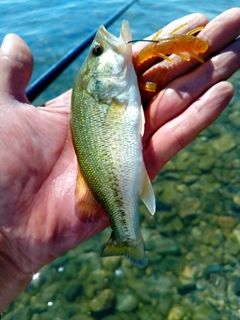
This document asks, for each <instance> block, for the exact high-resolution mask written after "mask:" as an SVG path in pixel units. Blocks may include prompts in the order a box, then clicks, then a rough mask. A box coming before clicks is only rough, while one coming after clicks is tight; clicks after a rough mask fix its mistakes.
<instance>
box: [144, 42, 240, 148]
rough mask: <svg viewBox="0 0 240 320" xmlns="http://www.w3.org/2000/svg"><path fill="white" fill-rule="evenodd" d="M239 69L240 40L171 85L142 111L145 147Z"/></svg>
mask: <svg viewBox="0 0 240 320" xmlns="http://www.w3.org/2000/svg"><path fill="white" fill-rule="evenodd" d="M239 68H240V39H237V40H235V41H234V42H233V43H232V44H231V45H229V46H228V47H226V48H225V49H224V50H223V51H222V52H220V53H219V54H218V55H217V56H215V57H213V58H212V59H211V60H208V61H207V62H205V63H204V64H203V65H201V66H200V67H199V68H197V69H195V70H194V71H192V72H190V73H188V74H186V75H184V76H182V77H179V78H177V79H175V80H174V81H172V82H171V83H170V84H169V85H168V86H167V87H166V88H165V89H164V90H162V91H161V92H160V93H159V94H158V95H157V96H156V97H155V98H154V99H153V100H152V102H151V104H149V106H148V107H147V108H146V111H145V118H146V126H145V128H146V130H145V133H144V143H145V142H146V141H147V140H148V139H149V137H150V136H151V135H152V134H153V133H154V132H155V131H156V130H158V128H159V127H161V126H162V125H164V124H165V123H166V122H168V121H169V120H171V119H173V118H174V117H176V116H177V115H179V114H181V113H182V112H183V111H184V110H185V109H186V108H187V107H188V106H190V105H191V103H193V102H194V101H195V100H196V99H198V98H199V97H200V96H201V95H202V94H203V93H204V92H205V91H207V90H208V89H209V88H210V87H211V86H213V85H215V84H216V83H217V82H220V81H223V80H226V79H228V78H229V77H230V76H231V75H232V74H233V73H234V72H236V71H237V70H238V69H239Z"/></svg>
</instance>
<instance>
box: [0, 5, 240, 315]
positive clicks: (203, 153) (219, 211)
mask: <svg viewBox="0 0 240 320" xmlns="http://www.w3.org/2000/svg"><path fill="white" fill-rule="evenodd" d="M112 3H113V2H112V0H105V1H103V0H102V1H83V0H82V1H74V0H69V1H63V0H60V1H56V0H52V1H46V0H41V1H37V0H18V1H11V0H10V1H9V0H2V1H1V3H0V17H1V20H0V25H1V28H0V38H1V39H3V37H4V36H5V35H6V34H7V33H10V32H11V33H17V34H18V35H20V36H21V37H22V38H23V39H24V40H25V41H26V42H27V44H28V45H29V47H30V49H31V50H32V52H33V55H34V61H35V67H34V72H33V76H32V79H31V81H32V82H33V81H34V80H36V79H37V78H38V77H39V76H40V75H41V74H42V73H43V72H45V71H46V70H47V69H48V68H49V67H50V66H51V65H52V64H54V63H56V62H57V61H58V60H59V59H60V58H61V57H62V56H63V55H65V54H66V53H67V52H68V51H70V50H72V49H73V48H74V47H76V46H77V45H78V44H79V43H80V42H81V41H82V40H84V38H85V37H86V36H87V35H88V34H89V33H92V32H93V31H94V30H96V29H97V28H98V27H99V25H100V24H102V23H103V22H105V21H106V20H107V19H108V18H109V17H110V16H112V15H113V14H115V12H116V11H117V10H119V9H120V8H122V6H123V5H125V4H126V2H125V1H114V6H113V5H112ZM238 5H239V1H237V0H235V1H229V0H221V1H217V3H216V2H213V1H189V0H186V1H180V0H176V1H166V0H163V1H148V0H142V1H140V2H137V3H135V4H134V5H133V6H132V7H131V8H130V9H129V10H128V11H127V12H126V13H125V14H124V15H123V16H122V17H120V18H119V19H117V20H116V21H115V22H114V23H113V24H112V26H111V27H110V28H109V29H108V30H109V31H110V32H112V33H114V34H116V35H117V34H118V33H119V29H120V26H121V21H122V20H123V19H126V20H128V21H129V22H130V25H131V29H132V32H133V37H134V38H143V37H145V36H147V35H150V34H151V33H153V32H154V31H156V30H158V29H160V28H161V27H163V26H164V25H166V24H167V23H169V22H171V21H172V20H175V19H177V18H180V17H182V16H185V15H187V14H190V13H193V12H201V13H204V14H205V15H206V16H207V17H208V19H209V20H211V19H213V18H214V17H215V16H217V15H218V14H220V13H221V12H223V11H225V10H227V9H229V8H232V7H235V6H238ZM85 56H86V52H84V53H83V54H82V55H81V56H80V57H79V58H78V59H77V60H76V61H75V62H74V63H73V64H72V65H71V66H70V67H69V68H68V69H67V70H66V71H64V73H63V74H62V75H61V76H60V77H59V78H58V79H57V80H56V81H55V82H54V83H53V84H52V85H51V86H50V87H49V88H48V89H47V90H46V91H45V92H44V93H43V94H42V95H41V96H40V97H39V98H38V99H37V100H36V101H35V103H36V105H38V104H41V103H43V102H44V101H46V100H47V99H50V98H53V97H55V96H56V95H58V94H60V93H62V92H64V91H66V90H67V89H69V88H71V87H72V84H73V81H74V79H75V77H76V74H77V71H78V69H79V67H80V66H81V64H82V62H83V60H84V58H85ZM231 81H232V82H233V83H234V86H235V88H236V94H235V97H234V99H233V100H232V102H231V104H230V105H229V107H228V109H227V110H226V111H225V112H224V113H223V115H222V116H221V117H220V118H219V119H218V121H216V123H215V124H214V125H213V126H211V127H210V128H209V129H207V130H205V131H204V133H202V134H201V135H200V136H199V137H198V138H197V139H195V141H194V142H193V143H191V144H190V146H188V147H187V148H186V149H184V150H183V151H182V152H181V153H179V154H178V155H177V156H176V157H174V159H173V160H172V161H170V163H169V164H168V165H166V167H165V168H163V170H162V172H161V174H160V175H159V177H158V178H157V179H156V181H155V185H154V186H155V190H156V194H157V207H158V212H157V215H156V216H155V217H154V219H150V218H149V216H148V214H147V213H145V212H144V210H143V209H142V207H141V208H140V209H141V214H142V228H143V235H144V237H145V238H146V246H147V249H148V250H149V252H150V253H149V261H150V265H149V267H148V268H147V269H146V270H136V268H134V267H132V266H131V265H130V264H128V262H126V260H122V259H121V258H119V259H116V260H115V261H114V263H112V264H111V263H110V266H106V263H105V262H102V259H101V258H99V253H100V251H101V246H102V245H103V244H104V243H106V240H107V238H108V236H109V230H108V231H105V232H103V233H102V234H101V235H98V236H97V237H95V238H94V239H91V240H89V241H88V242H86V243H84V244H82V245H80V246H78V247H77V248H75V249H73V250H70V251H69V252H68V253H66V254H65V255H63V256H62V257H60V258H59V259H57V260H56V261H54V262H53V263H52V264H50V265H49V266H46V267H45V268H43V269H42V270H41V271H40V275H39V277H38V278H37V277H36V279H35V280H33V282H32V283H31V285H30V286H29V287H28V288H27V289H26V291H25V292H24V293H23V294H22V295H21V296H20V297H19V298H18V299H17V300H16V301H15V302H14V303H12V305H11V306H10V307H9V308H8V310H7V313H6V314H5V316H6V319H7V317H8V315H9V319H15V318H14V314H16V319H35V320H36V319H71V317H72V319H109V320H110V319H126V316H132V318H133V319H168V320H173V319H185V320H186V319H189V320H190V319H196V320H197V319H199V320H200V319H239V318H240V315H239V313H237V312H238V310H239V309H240V301H239V300H238V296H239V292H240V290H239V291H238V290H237V289H236V286H237V285H236V283H237V281H238V282H239V278H240V267H239V263H238V261H239V254H240V250H239V249H238V247H237V245H236V242H234V241H235V240H234V241H233V240H232V235H231V232H228V230H223V229H222V227H221V220H219V217H222V216H224V217H226V216H227V217H231V218H234V221H235V229H234V230H235V231H234V232H235V233H234V234H237V231H236V230H237V229H236V228H237V227H238V225H240V219H239V217H238V215H239V211H240V209H239V208H240V206H239V205H238V204H236V203H237V201H236V199H237V197H238V195H239V192H240V191H239V190H240V164H239V160H238V159H239V155H240V150H239V143H238V142H239V140H240V135H239V126H240V120H239V121H238V119H240V113H239V107H240V105H239V97H240V89H239V83H240V76H239V73H237V74H236V75H235V76H234V77H232V79H231ZM222 136H224V137H225V136H228V137H229V136H230V140H231V142H232V140H233V143H235V146H234V148H232V149H231V150H229V151H227V152H224V153H221V154H218V153H217V152H215V154H213V153H214V152H213V151H212V150H213V147H214V143H215V141H216V140H217V139H220V138H221V137H222ZM227 139H228V138H227ZM227 141H229V140H227ZM216 154H217V160H216V158H215V160H216V161H215V160H214V159H213V160H212V161H213V164H212V165H209V159H212V158H213V156H214V155H216ZM206 158H207V159H208V164H207V169H206V164H205V167H204V163H205V162H204V161H205V160H206ZM201 163H202V166H201V165H200V164H201ZM186 176H187V177H188V179H186V178H185V177H186ZM163 186H164V187H163ZM234 197H235V198H234ZM234 199H235V202H234ZM192 208H193V209H192ZM184 210H185V211H184ZM186 210H189V216H188V218H186V216H185V215H184V212H186ZM191 210H192V211H191ZM194 210H195V211H194ZM196 212H197V214H196ZM175 217H178V220H177V221H176V220H175V227H174V224H173V222H174V218H175ZM169 223H172V225H169ZM220 231H221V232H220ZM231 231H232V230H231ZM159 234H160V236H161V239H162V241H163V243H164V245H166V247H168V248H171V250H170V249H169V251H168V252H163V251H161V250H158V248H156V245H155V242H154V241H156V239H157V240H159V238H158V237H159ZM188 237H189V238H188ZM192 239H195V241H192ZM164 241H165V242H164ZM231 241H233V242H231ZM234 245H235V246H234ZM159 246H161V244H160V243H159ZM239 247H240V246H239ZM233 248H234V250H235V251H234V250H233ZM231 250H232V251H231ZM151 252H152V254H151ZM104 261H106V260H104ZM214 263H217V264H215V265H214ZM186 266H187V267H189V268H196V270H197V271H196V274H195V275H194V279H193V280H192V282H193V283H194V284H193V285H195V290H190V289H189V288H188V287H187V285H186V286H184V288H185V290H186V291H184V290H182V291H181V289H179V286H177V285H176V284H175V282H174V281H175V280H176V282H179V281H180V280H181V277H184V274H185V275H186V273H188V271H189V269H186V268H187V267H186ZM199 266H201V268H200V267H199ZM214 266H215V268H216V269H217V270H218V267H219V268H220V270H221V272H218V271H216V269H215V270H214ZM209 268H212V269H213V272H212V273H211V272H210V271H208V270H209ZM184 272H185V273H184ZM201 272H202V275H201V274H200V273H201ZM204 272H205V273H209V274H210V276H208V275H207V276H204ZM190 273H191V272H190ZM212 274H213V276H212ZM179 279H180V280H179ZM190 280H191V279H190ZM190 280H189V281H190ZM198 280H199V282H197V281H198ZM217 281H218V282H217ZM221 281H222V282H221ZM224 281H225V282H224ZM76 282H79V283H80V284H79V287H75V289H74V288H72V287H71V286H70V285H71V284H73V283H76ZM217 283H218V284H217ZM219 283H220V284H219ZM222 283H225V284H226V285H225V286H226V288H222V287H221V286H224V285H223V284H222ZM54 285H56V288H58V289H57V292H56V290H55V291H54V290H53V287H54ZM190 285H191V281H190ZM201 285H202V288H203V289H201ZM219 286H220V288H219ZM231 286H232V287H231ZM234 286H235V287H234ZM69 287H70V289H69V291H70V294H69V291H68V293H67V292H65V291H67V288H69ZM233 287H234V288H235V289H233ZM107 289H109V290H111V291H112V292H114V294H115V297H114V299H115V300H116V301H117V302H114V301H115V300H114V301H113V302H112V304H113V305H112V306H111V307H110V308H109V309H107V311H103V312H100V313H97V312H95V313H94V312H93V307H91V305H92V303H93V301H94V299H95V300H96V299H97V297H99V295H100V296H101V293H102V292H105V293H106V290H107ZM61 290H62V291H61ZM71 290H72V291H71ZM74 290H75V291H74ZM104 290H105V291H104ZM201 290H202V291H201ZM221 290H222V291H221ZM231 290H232V291H233V295H230V293H231ZM234 290H235V291H234ZM217 291H219V292H221V293H222V295H221V296H218V294H217ZM49 292H50V293H49ZM199 292H200V293H201V292H203V293H202V295H203V296H201V295H200V293H199ZM229 292H230V293H229ZM69 296H70V297H71V298H69ZM123 296H125V298H126V296H131V297H134V298H132V299H133V300H134V299H135V300H134V301H135V302H134V301H133V302H132V304H131V303H130V305H131V306H132V305H133V304H134V303H135V307H133V306H132V309H131V308H130V307H129V309H127V308H125V309H124V311H122V309H121V307H119V305H121V304H120V302H119V301H122V300H124V299H123V298H122V297H123ZM169 297H170V298H169ZM109 299H110V298H109ZM129 299H130V298H129ZM221 299H222V300H221ZM130 300H131V299H130ZM204 300H205V301H206V306H205V305H204V306H205V307H206V308H202V309H201V308H200V307H199V306H202V305H203V301H204ZM221 301H223V302H222V305H221ZM126 303H127V302H126ZM224 303H225V305H226V307H225V308H224ZM174 305H184V306H185V307H186V308H187V310H193V309H194V308H195V309H194V310H195V311H194V312H195V313H194V312H193V311H191V312H190V311H189V312H188V311H186V310H185V314H184V318H183V317H182V318H181V317H180V316H179V318H168V317H170V316H169V314H170V311H171V308H172V306H174ZM54 306H55V307H54ZM77 306H78V307H77ZM197 307H199V309H196V308H197ZM188 308H189V309H188ZM49 310H50V311H49ZM51 310H52V313H51ZM69 310H71V311H69ZM139 310H142V312H140V311H139ZM179 310H180V309H179ZM196 310H197V311H196ZM206 310H208V311H209V310H210V311H209V312H210V313H207V311H206ZM212 310H214V311H212ZM18 312H19V313H18ZM179 312H181V310H180V311H179ZM179 312H178V313H179ZM211 312H213V313H211ZM214 312H215V313H214ZM19 314H20V315H21V316H19ZM195 314H197V315H198V317H197V316H196V317H195V318H194V316H193V315H195ZM23 315H24V316H23ZM238 315H239V318H238ZM74 316H75V318H74ZM107 316H108V318H107ZM111 316H113V318H111ZM21 317H22V318H21ZM104 317H105V318H104ZM134 317H135V318H134Z"/></svg>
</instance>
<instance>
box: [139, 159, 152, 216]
mask: <svg viewBox="0 0 240 320" xmlns="http://www.w3.org/2000/svg"><path fill="white" fill-rule="evenodd" d="M139 196H140V198H141V199H142V201H143V203H144V204H145V206H146V207H147V209H148V210H149V212H150V213H151V214H152V215H154V213H155V211H156V200H155V195H154V191H153V188H152V184H151V181H150V179H149V177H148V174H147V171H146V168H145V165H143V169H142V183H141V190H140V194H139Z"/></svg>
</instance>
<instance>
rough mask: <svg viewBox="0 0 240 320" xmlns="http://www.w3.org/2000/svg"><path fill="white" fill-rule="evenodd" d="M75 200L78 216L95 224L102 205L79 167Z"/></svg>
mask: <svg viewBox="0 0 240 320" xmlns="http://www.w3.org/2000/svg"><path fill="white" fill-rule="evenodd" d="M75 200H76V203H75V214H76V216H77V217H78V218H79V219H80V220H81V221H84V222H94V221H95V220H96V219H97V216H98V213H99V211H100V210H101V208H102V204H101V203H100V202H98V201H97V199H96V198H95V196H94V194H93V193H92V191H91V189H90V188H89V186H88V184H87V182H86V180H85V179H84V177H83V175H82V173H81V170H80V168H79V167H78V174H77V183H76V189H75Z"/></svg>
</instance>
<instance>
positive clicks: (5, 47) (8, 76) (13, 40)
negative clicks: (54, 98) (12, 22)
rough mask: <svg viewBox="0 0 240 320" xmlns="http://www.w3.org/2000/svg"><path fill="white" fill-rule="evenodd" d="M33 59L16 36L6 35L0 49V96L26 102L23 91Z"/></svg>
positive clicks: (25, 45)
mask: <svg viewBox="0 0 240 320" xmlns="http://www.w3.org/2000/svg"><path fill="white" fill-rule="evenodd" d="M32 69H33V58H32V54H31V51H30V49H29V48H28V46H27V44H26V43H25V42H24V41H23V40H22V39H21V38H20V37H18V36H17V35H15V34H8V35H7V36H6V37H5V38H4V39H3V42H2V45H1V49H0V75H1V77H0V94H1V96H2V99H3V98H4V97H5V96H6V94H7V95H8V98H9V95H10V96H12V97H14V98H15V99H17V100H18V101H20V102H28V100H27V98H26V95H25V89H26V87H27V84H28V82H29V80H30V77H31V75H32Z"/></svg>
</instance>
